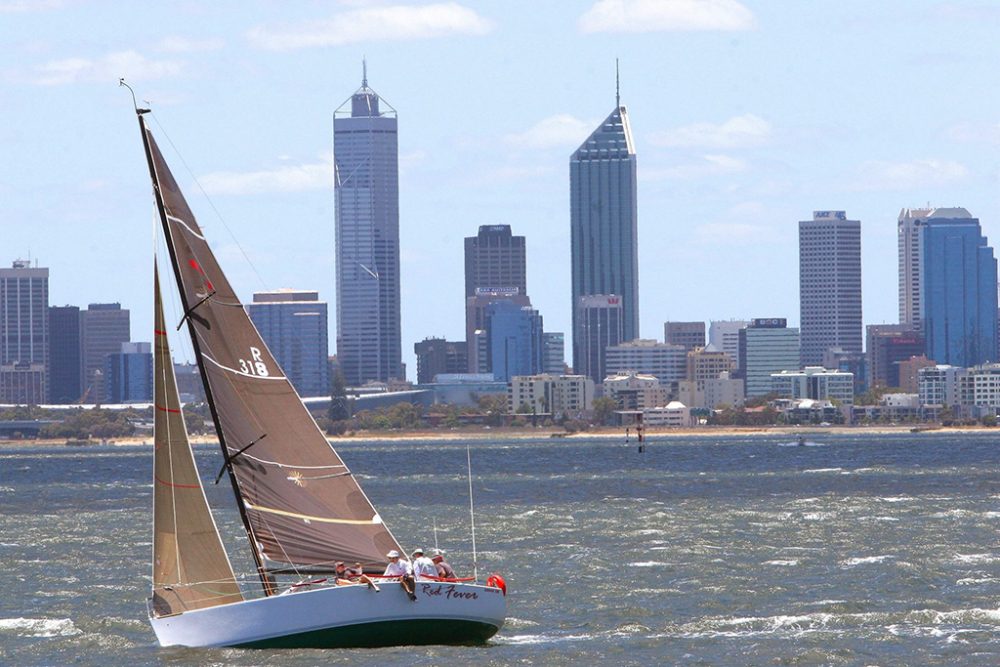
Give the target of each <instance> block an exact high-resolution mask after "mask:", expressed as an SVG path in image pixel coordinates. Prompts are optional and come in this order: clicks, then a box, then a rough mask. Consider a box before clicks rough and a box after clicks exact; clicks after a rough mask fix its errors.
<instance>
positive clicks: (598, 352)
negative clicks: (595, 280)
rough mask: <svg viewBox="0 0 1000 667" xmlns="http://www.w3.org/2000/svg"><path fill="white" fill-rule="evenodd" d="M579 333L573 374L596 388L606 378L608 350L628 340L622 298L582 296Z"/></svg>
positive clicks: (576, 341) (596, 295)
mask: <svg viewBox="0 0 1000 667" xmlns="http://www.w3.org/2000/svg"><path fill="white" fill-rule="evenodd" d="M575 311H576V318H577V325H576V330H575V332H574V333H573V349H574V350H576V352H574V354H578V355H579V357H578V358H577V359H576V360H575V361H574V366H573V372H574V373H576V374H577V375H586V376H587V377H589V378H590V379H591V380H593V381H594V383H595V384H601V383H602V382H604V377H605V376H606V375H607V372H606V371H607V367H606V365H605V360H606V358H607V349H608V348H609V347H611V346H612V345H618V344H619V343H622V342H624V340H625V323H624V319H625V310H624V307H623V306H622V299H621V297H619V296H617V295H614V294H590V295H587V296H581V297H580V298H579V299H578V300H577V303H576V308H575Z"/></svg>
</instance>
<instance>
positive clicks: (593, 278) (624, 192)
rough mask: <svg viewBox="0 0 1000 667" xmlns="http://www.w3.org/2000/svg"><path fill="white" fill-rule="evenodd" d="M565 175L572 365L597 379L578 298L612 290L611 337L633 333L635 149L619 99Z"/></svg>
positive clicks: (627, 336) (635, 326)
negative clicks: (616, 331)
mask: <svg viewBox="0 0 1000 667" xmlns="http://www.w3.org/2000/svg"><path fill="white" fill-rule="evenodd" d="M569 181H570V239H571V261H572V265H573V271H572V283H573V284H572V292H573V293H572V310H573V368H574V369H575V370H576V372H578V373H583V374H586V375H589V376H590V377H592V378H594V381H595V382H601V381H603V380H604V378H603V377H597V376H596V373H597V370H598V369H597V367H595V366H594V364H592V363H588V362H587V361H586V360H585V355H586V354H587V352H586V351H585V347H584V344H583V342H582V341H583V340H584V338H585V333H584V330H583V329H584V325H585V322H584V317H583V312H582V310H581V301H580V300H581V298H583V297H588V296H592V295H605V297H606V296H607V295H617V297H618V298H619V299H620V304H621V315H622V319H621V325H622V327H621V338H620V339H619V341H617V342H620V341H621V340H626V341H628V340H633V339H635V338H638V336H639V253H638V243H637V237H638V217H637V213H636V202H637V194H636V193H637V191H636V154H635V145H634V143H633V141H632V130H631V127H630V124H629V117H628V113H627V112H626V110H625V106H624V105H622V104H621V102H620V100H619V99H617V98H616V104H615V108H614V110H613V111H612V112H611V114H610V115H609V116H608V117H607V118H605V119H604V122H603V123H601V125H600V126H599V127H598V128H597V129H596V130H594V132H593V133H592V134H591V135H590V136H589V137H587V140H586V141H584V142H583V144H581V145H580V147H579V148H578V149H577V150H576V152H574V153H573V155H572V156H571V157H570V161H569ZM602 357H603V353H602ZM584 368H588V369H590V370H589V371H584V370H583V369H584Z"/></svg>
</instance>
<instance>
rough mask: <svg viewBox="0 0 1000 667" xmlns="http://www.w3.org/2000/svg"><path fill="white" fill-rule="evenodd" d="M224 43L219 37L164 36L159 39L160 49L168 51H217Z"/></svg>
mask: <svg viewBox="0 0 1000 667" xmlns="http://www.w3.org/2000/svg"><path fill="white" fill-rule="evenodd" d="M225 45H226V42H225V40H223V39H222V38H220V37H210V38H207V39H190V38H188V37H178V36H176V35H174V36H171V37H164V38H163V39H162V40H160V44H159V49H160V51H166V52H168V53H192V52H199V51H218V50H219V49H221V48H222V47H224V46H225Z"/></svg>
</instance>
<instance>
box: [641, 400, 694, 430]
mask: <svg viewBox="0 0 1000 667" xmlns="http://www.w3.org/2000/svg"><path fill="white" fill-rule="evenodd" d="M642 423H643V426H665V427H667V428H689V427H691V426H694V417H692V416H691V408H689V407H687V406H686V405H684V404H683V403H681V402H680V401H671V402H670V403H668V404H667V405H665V406H661V407H658V408H646V409H645V410H643V411H642Z"/></svg>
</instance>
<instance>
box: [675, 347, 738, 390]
mask: <svg viewBox="0 0 1000 667" xmlns="http://www.w3.org/2000/svg"><path fill="white" fill-rule="evenodd" d="M734 370H736V366H735V365H733V359H732V357H730V356H729V355H728V354H726V353H725V352H723V351H722V350H720V349H718V348H717V347H715V346H714V345H711V344H709V345H708V346H706V347H704V348H702V349H700V350H691V351H690V352H688V353H687V379H688V380H691V381H693V382H705V380H716V379H718V378H719V377H720V376H721V375H722V374H723V373H732V372H733V371H734Z"/></svg>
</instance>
